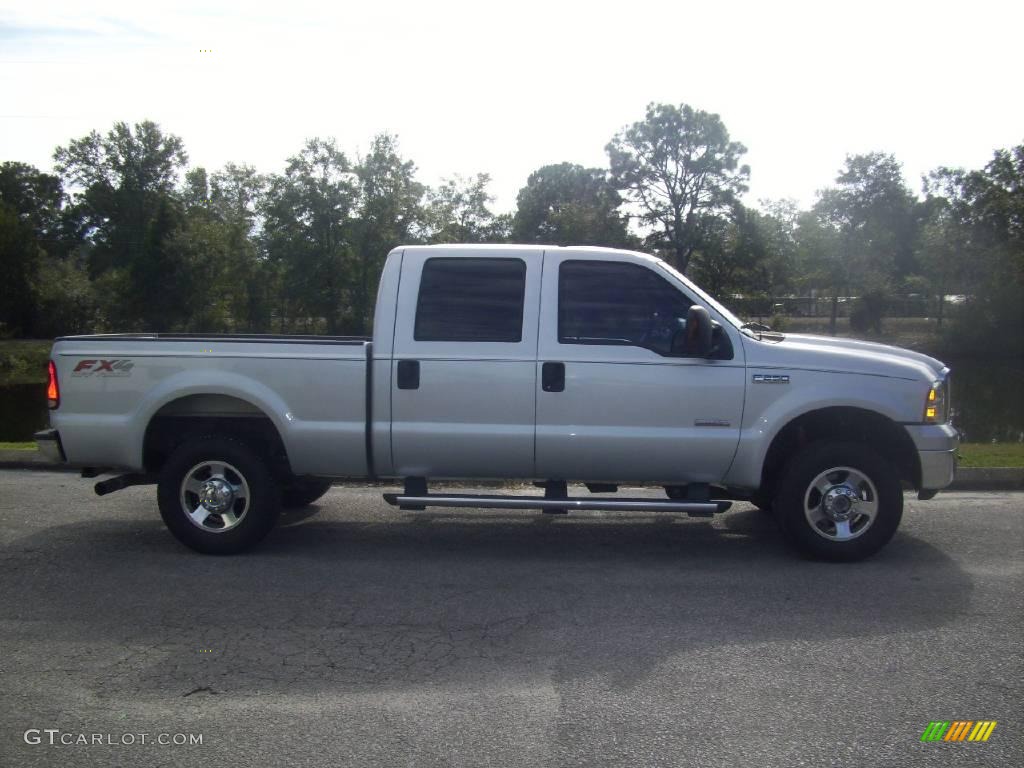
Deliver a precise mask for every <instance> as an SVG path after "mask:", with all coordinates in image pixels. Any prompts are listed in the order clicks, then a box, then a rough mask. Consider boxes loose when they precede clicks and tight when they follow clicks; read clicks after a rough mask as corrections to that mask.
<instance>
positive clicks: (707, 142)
mask: <svg viewBox="0 0 1024 768" xmlns="http://www.w3.org/2000/svg"><path fill="white" fill-rule="evenodd" d="M606 149H607V152H608V157H609V159H610V162H611V176H612V183H613V184H614V185H615V186H616V188H618V189H621V190H623V191H625V192H626V193H627V195H628V196H629V198H630V200H631V201H632V202H633V203H634V204H635V205H636V207H637V209H638V210H639V218H640V220H641V222H643V223H644V224H645V225H647V226H648V227H649V228H650V229H651V230H652V232H651V234H650V236H649V237H648V245H649V246H650V247H653V248H656V249H657V250H659V251H661V252H663V253H664V254H665V255H666V256H667V257H668V258H669V259H670V260H671V261H672V263H673V264H674V265H675V266H676V267H677V268H678V269H679V270H680V271H681V272H685V271H686V270H687V268H688V267H689V266H690V259H691V257H692V256H693V254H694V252H695V251H696V250H697V249H698V248H699V247H700V245H701V242H702V238H703V237H704V236H705V234H706V233H707V227H708V225H709V224H710V223H711V221H712V220H711V219H709V218H708V217H707V215H706V214H717V213H722V212H725V211H728V210H729V209H730V208H731V207H732V205H733V204H734V202H735V201H736V200H737V199H738V198H739V196H740V195H741V194H742V193H743V192H745V191H746V189H747V187H746V181H747V179H748V178H749V176H750V168H749V166H746V165H740V158H742V156H743V155H744V154H745V153H746V151H747V150H746V147H744V146H743V145H742V144H740V143H739V142H736V141H731V140H730V138H729V132H728V131H727V130H726V128H725V124H724V123H723V122H722V120H721V118H720V117H719V116H718V115H716V114H711V113H708V112H704V111H703V110H696V109H694V108H693V107H691V106H689V105H688V104H681V105H679V106H678V107H677V106H674V105H671V104H650V105H648V107H647V115H646V117H645V119H644V120H641V121H639V122H636V123H633V125H632V126H630V127H629V128H627V129H625V130H624V131H622V132H620V133H619V134H617V135H616V136H615V137H614V138H613V139H612V140H611V142H609V144H608V146H607V148H606Z"/></svg>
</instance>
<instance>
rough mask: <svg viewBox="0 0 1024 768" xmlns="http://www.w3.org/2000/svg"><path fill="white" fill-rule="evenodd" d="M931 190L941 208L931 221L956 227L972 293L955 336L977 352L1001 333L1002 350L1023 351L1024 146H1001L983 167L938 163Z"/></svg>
mask: <svg viewBox="0 0 1024 768" xmlns="http://www.w3.org/2000/svg"><path fill="white" fill-rule="evenodd" d="M925 188H926V191H927V192H928V193H929V202H931V203H933V211H934V210H938V211H939V212H940V214H941V216H939V217H936V216H933V217H932V219H931V220H930V222H929V223H930V224H932V225H936V222H938V224H940V225H941V226H944V227H946V228H947V231H948V232H949V233H950V237H951V240H952V242H953V243H955V245H956V248H957V251H958V257H959V262H960V263H959V265H958V268H957V270H956V272H957V277H958V279H959V281H960V285H961V291H962V292H963V293H965V294H967V297H968V300H967V306H966V307H965V308H963V309H962V310H961V311H960V312H959V313H958V314H957V316H956V317H955V318H954V320H955V321H956V322H954V324H953V325H954V327H953V329H952V330H953V340H954V342H955V343H956V344H957V346H959V347H960V348H962V349H963V350H965V351H972V352H973V351H976V350H978V349H980V348H986V347H990V346H991V343H992V340H993V338H996V337H997V336H998V338H999V339H1000V345H999V349H1000V351H1001V352H1002V353H1003V354H1009V355H1018V356H1019V355H1021V354H1024V339H1022V336H1021V334H1020V332H1019V330H1020V328H1022V327H1024V144H1020V145H1017V146H1016V147H1013V148H1012V149H1001V150H998V151H996V152H995V154H994V156H993V158H992V160H991V161H990V162H989V163H988V164H987V165H986V166H985V168H983V169H981V170H974V171H965V170H963V169H951V168H939V169H938V170H936V171H934V172H933V173H932V174H930V176H929V178H928V180H927V182H926V187H925ZM936 201H938V202H939V204H938V205H937V206H936V205H935V202H936ZM935 258H941V254H936V256H935Z"/></svg>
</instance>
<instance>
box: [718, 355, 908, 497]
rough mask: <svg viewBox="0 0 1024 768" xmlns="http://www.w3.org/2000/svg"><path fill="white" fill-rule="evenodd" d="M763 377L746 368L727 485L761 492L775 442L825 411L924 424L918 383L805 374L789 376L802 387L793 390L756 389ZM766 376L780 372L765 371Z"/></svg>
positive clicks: (780, 387)
mask: <svg viewBox="0 0 1024 768" xmlns="http://www.w3.org/2000/svg"><path fill="white" fill-rule="evenodd" d="M760 372H761V371H759V370H758V369H757V368H755V367H748V368H747V375H748V383H747V402H746V407H745V409H744V419H743V428H742V429H741V430H740V439H739V445H738V447H737V450H736V455H735V457H734V458H733V462H732V465H731V466H730V467H729V470H728V472H726V475H725V478H724V479H723V482H724V483H725V484H726V485H729V486H734V487H738V488H750V489H753V488H757V487H758V486H759V485H760V483H761V470H762V467H763V465H764V460H765V457H766V455H767V453H768V449H769V448H770V447H771V444H772V441H773V440H774V439H775V437H776V436H777V435H778V434H779V432H781V431H782V429H783V428H784V427H785V426H786V425H787V424H789V423H790V422H791V421H793V420H794V419H796V418H799V417H800V416H803V415H805V414H807V413H810V412H812V411H818V410H822V409H824V408H832V407H848V408H859V409H861V410H864V411H872V412H874V413H877V414H879V415H880V416H884V417H885V418H887V419H889V420H891V421H893V422H895V423H897V424H899V423H906V422H910V421H918V420H920V411H921V409H922V408H923V406H924V397H925V395H926V392H925V391H924V390H923V389H922V385H921V384H920V383H919V382H914V381H908V380H904V379H896V378H884V377H877V376H871V375H858V374H850V373H844V374H835V373H829V372H824V371H807V370H800V369H793V370H790V371H788V372H789V373H790V375H791V376H792V379H793V380H794V381H797V382H798V386H794V387H792V388H790V387H789V386H788V385H786V384H751V383H750V381H751V379H750V378H749V377H751V376H752V375H754V374H756V373H760ZM764 373H769V374H770V373H779V371H778V370H774V371H771V370H767V369H766V370H765V371H764ZM883 382H884V383H883ZM874 384H882V385H881V386H873V385H874Z"/></svg>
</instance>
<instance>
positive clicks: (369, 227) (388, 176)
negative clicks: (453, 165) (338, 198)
mask: <svg viewBox="0 0 1024 768" xmlns="http://www.w3.org/2000/svg"><path fill="white" fill-rule="evenodd" d="M355 173H356V177H357V179H358V187H357V191H358V198H357V203H356V211H355V220H354V222H353V229H354V246H355V247H354V251H353V254H352V261H353V263H352V275H353V281H352V286H351V294H352V322H351V330H352V331H353V332H354V333H358V334H365V333H368V332H369V330H370V327H371V325H372V322H373V299H374V296H376V295H377V283H378V281H379V279H380V272H381V268H382V267H383V265H384V259H385V257H386V256H387V254H388V252H389V251H391V249H392V248H394V247H395V246H398V245H401V244H402V243H404V242H408V241H409V240H410V239H411V238H412V236H413V232H414V231H415V230H416V229H418V228H419V227H420V226H421V221H422V218H423V210H422V200H423V195H424V192H425V187H424V186H423V185H422V184H420V183H419V182H418V181H416V165H415V163H413V162H412V161H411V160H406V159H405V158H403V157H402V155H401V153H400V151H399V145H398V139H397V137H395V136H392V135H391V134H387V133H382V134H380V135H378V136H375V137H374V139H373V142H372V143H371V145H370V151H369V152H368V153H367V154H366V156H365V157H362V158H360V160H359V163H358V165H357V166H356V168H355Z"/></svg>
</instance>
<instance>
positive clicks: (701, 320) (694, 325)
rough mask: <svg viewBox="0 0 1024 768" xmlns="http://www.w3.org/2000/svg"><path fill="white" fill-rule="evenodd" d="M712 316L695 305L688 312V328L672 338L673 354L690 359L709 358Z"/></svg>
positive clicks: (682, 329)
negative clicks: (686, 356)
mask: <svg viewBox="0 0 1024 768" xmlns="http://www.w3.org/2000/svg"><path fill="white" fill-rule="evenodd" d="M711 335H712V326H711V315H709V314H708V311H707V310H706V309H704V307H702V306H700V305H698V304H694V305H693V306H692V307H690V308H689V310H687V312H686V327H685V328H680V329H679V330H678V331H676V333H675V336H673V338H672V352H673V353H675V354H677V355H688V356H690V357H707V356H708V355H710V354H711V350H712V342H711Z"/></svg>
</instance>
